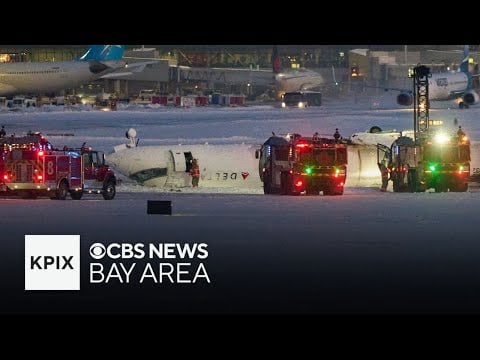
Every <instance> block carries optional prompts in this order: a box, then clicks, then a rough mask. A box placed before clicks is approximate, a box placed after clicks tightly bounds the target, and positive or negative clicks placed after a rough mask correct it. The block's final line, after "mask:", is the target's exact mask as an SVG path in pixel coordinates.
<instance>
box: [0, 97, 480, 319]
mask: <svg viewBox="0 0 480 360" xmlns="http://www.w3.org/2000/svg"><path fill="white" fill-rule="evenodd" d="M390 105H392V107H393V108H392V109H386V107H387V105H385V106H384V107H385V109H378V106H377V109H373V110H372V109H371V104H370V102H366V101H364V102H361V101H358V99H357V101H356V102H355V100H354V99H350V100H347V101H343V102H341V103H340V102H329V101H328V100H327V99H325V104H324V106H322V107H320V108H313V107H311V108H308V109H280V108H275V107H272V106H250V107H241V108H186V109H173V108H148V109H145V108H136V109H132V108H128V109H121V110H119V111H116V112H96V111H71V110H66V111H35V112H23V113H22V112H15V113H10V112H8V113H1V114H0V125H2V124H3V125H5V127H6V129H7V132H8V133H13V132H14V133H16V134H23V133H26V132H27V131H29V130H32V131H41V132H42V133H43V134H45V135H47V136H48V138H49V140H50V141H51V142H52V143H53V144H54V145H56V146H59V147H62V146H63V145H68V146H80V145H81V144H82V143H83V142H87V144H88V145H91V146H93V147H95V148H97V149H100V150H104V151H106V152H109V151H111V150H112V148H113V146H114V145H118V144H121V143H124V142H125V141H126V139H125V131H126V130H127V129H128V128H130V127H134V128H135V129H136V130H137V132H138V134H139V137H140V145H155V144H162V145H166V144H178V143H182V144H187V143H191V144H197V143H205V142H208V143H210V144H232V143H246V144H260V143H262V142H263V141H265V139H267V138H268V137H269V136H270V134H271V132H272V131H274V132H275V133H277V134H281V133H287V132H292V131H295V132H299V133H302V134H313V133H314V132H315V131H318V132H319V133H324V134H333V132H334V131H335V128H339V130H340V132H341V134H342V135H343V136H344V137H348V136H350V135H351V134H353V133H355V132H359V131H364V130H368V129H369V128H370V127H371V126H374V125H376V126H380V127H381V128H383V129H397V130H404V129H410V128H411V127H412V122H413V121H412V116H413V114H412V111H411V110H408V109H400V108H398V107H396V106H393V104H392V103H390ZM437 106H438V107H439V108H438V109H437V108H436V107H437ZM449 106H452V108H451V109H449ZM434 107H435V108H434V109H432V111H431V118H432V119H439V120H444V121H445V122H453V119H454V118H457V119H458V122H459V124H460V125H462V127H463V128H464V130H465V131H466V133H467V134H468V135H469V136H470V138H471V139H472V141H474V142H475V141H478V140H479V139H480V107H475V106H473V107H471V108H470V109H468V110H458V109H456V108H454V105H453V103H448V104H447V103H439V104H434ZM49 110H52V109H49ZM56 110H58V109H56ZM62 134H63V135H62ZM65 134H73V136H71V135H68V136H65ZM478 197H479V193H478V192H476V191H469V192H466V193H415V194H410V193H406V194H401V193H400V194H399V193H391V192H388V193H382V192H380V191H378V189H377V188H375V187H373V188H348V189H346V191H345V194H344V196H340V197H324V196H316V197H287V196H265V195H263V194H260V193H247V194H245V193H237V192H235V190H230V193H226V190H225V189H218V191H215V190H214V189H208V190H204V189H201V188H200V189H196V190H189V193H185V191H182V192H179V193H177V192H165V191H159V190H155V189H151V188H143V187H141V186H139V185H135V184H133V183H131V182H129V181H128V180H127V179H124V182H123V184H122V185H121V186H119V187H118V194H117V197H116V198H115V199H114V200H112V201H104V200H102V199H101V198H99V197H95V196H91V197H86V198H85V199H82V200H81V201H71V200H66V201H52V200H49V199H37V200H24V199H0V215H1V216H0V225H1V228H2V236H1V240H2V241H1V242H0V253H2V254H4V256H5V259H6V260H5V261H2V262H0V274H1V275H0V277H1V279H2V282H1V283H2V285H0V288H1V291H2V294H3V296H2V297H1V299H0V305H1V307H0V312H2V313H30V312H35V313H36V312H49V313H58V312H67V313H77V312H94V313H104V312H114V313H124V312H129V313H137V312H142V313H161V314H172V313H173V314H185V313H215V314H216V313H235V314H236V313H277V314H278V313H308V314H311V313H316V314H319V313H320V314H325V313H328V314H332V313H432V312H433V313H439V312H440V313H472V312H476V313H478V312H479V311H480V285H479V284H480V265H479V261H478V258H479V256H480V246H479V245H478V228H477V221H478V214H479V213H480V201H479V199H478ZM147 200H165V201H171V202H172V216H162V215H147V214H146V203H147ZM25 234H80V235H81V251H82V256H84V255H85V256H87V255H88V254H87V253H88V248H89V246H90V245H91V244H92V243H95V242H101V243H109V242H145V243H148V242H191V243H194V242H205V243H207V244H208V246H209V258H208V269H209V275H210V276H211V278H212V283H211V284H209V285H208V286H204V285H191V286H187V285H185V286H181V285H179V284H174V285H171V286H166V285H161V284H156V285H147V284H145V285H143V286H140V285H139V284H136V285H133V284H130V285H125V284H119V283H115V282H113V283H112V284H108V285H103V286H101V285H92V284H88V273H87V272H88V269H87V268H86V266H87V265H85V267H83V268H82V290H81V291H80V292H76V293H75V292H73V293H72V292H65V291H64V292H52V291H50V292H48V291H46V292H45V291H40V292H31V291H30V292H26V291H25V290H24V283H23V273H24V245H23V244H24V235H25ZM182 285H183V284H182Z"/></svg>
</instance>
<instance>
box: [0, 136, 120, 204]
mask: <svg viewBox="0 0 480 360" xmlns="http://www.w3.org/2000/svg"><path fill="white" fill-rule="evenodd" d="M0 176H1V177H0V179H1V183H0V195H2V194H3V195H16V196H21V197H23V198H36V197H38V196H47V197H50V198H51V199H59V200H65V199H66V197H67V195H68V194H69V193H70V196H71V197H72V199H74V200H80V199H81V198H82V195H83V194H84V193H90V194H102V196H103V198H104V199H105V200H111V199H113V198H114V197H115V193H116V184H117V181H116V177H115V174H114V172H113V171H112V170H111V169H110V167H109V166H108V165H106V164H105V157H104V154H103V153H102V152H100V151H95V150H92V149H91V148H89V147H85V144H84V145H83V146H82V147H81V148H78V149H71V148H66V147H65V148H63V149H62V150H59V149H54V148H53V146H52V145H51V144H50V142H48V141H47V140H46V139H45V138H44V137H43V136H42V135H41V134H40V133H31V132H30V133H29V134H28V135H27V136H22V137H16V136H9V137H8V136H7V137H3V138H0Z"/></svg>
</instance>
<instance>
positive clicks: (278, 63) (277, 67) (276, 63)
mask: <svg viewBox="0 0 480 360" xmlns="http://www.w3.org/2000/svg"><path fill="white" fill-rule="evenodd" d="M272 70H273V73H274V74H278V73H280V72H281V71H282V60H281V59H280V56H279V55H278V48H277V45H274V46H273V51H272Z"/></svg>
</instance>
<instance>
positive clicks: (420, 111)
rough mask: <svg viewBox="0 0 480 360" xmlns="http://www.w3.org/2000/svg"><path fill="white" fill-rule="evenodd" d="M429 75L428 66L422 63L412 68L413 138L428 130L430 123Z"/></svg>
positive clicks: (415, 138)
mask: <svg viewBox="0 0 480 360" xmlns="http://www.w3.org/2000/svg"><path fill="white" fill-rule="evenodd" d="M430 76H431V74H430V68H429V67H426V66H424V65H420V66H416V67H415V68H414V69H413V99H414V101H413V129H414V140H415V142H416V141H417V135H418V133H420V132H424V131H427V130H428V126H429V123H430V121H429V120H430V119H429V108H430V101H429V98H428V78H429V77H430Z"/></svg>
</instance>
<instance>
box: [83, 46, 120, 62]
mask: <svg viewBox="0 0 480 360" xmlns="http://www.w3.org/2000/svg"><path fill="white" fill-rule="evenodd" d="M124 50H125V45H91V46H90V47H89V48H88V49H87V51H86V52H85V54H83V55H82V56H81V57H80V60H82V61H88V60H96V61H109V60H121V59H122V57H123V52H124Z"/></svg>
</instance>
